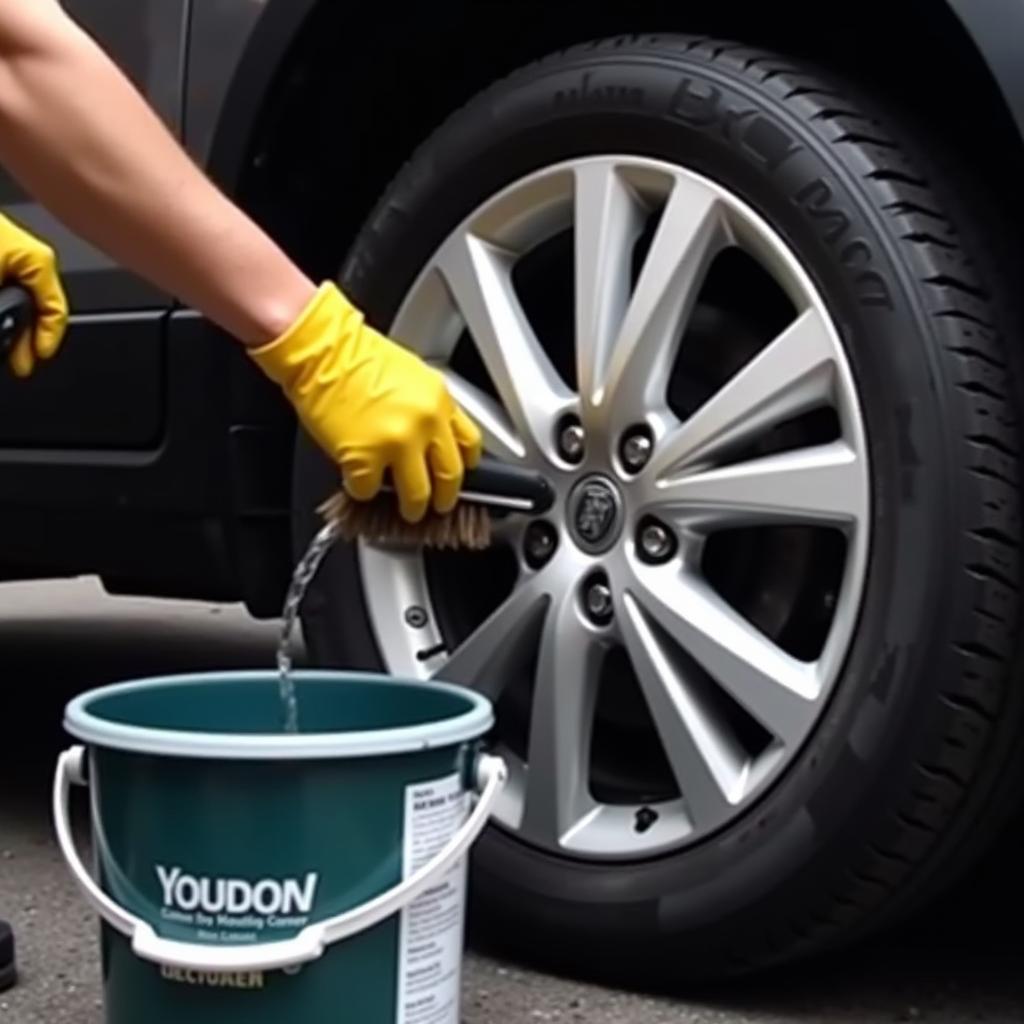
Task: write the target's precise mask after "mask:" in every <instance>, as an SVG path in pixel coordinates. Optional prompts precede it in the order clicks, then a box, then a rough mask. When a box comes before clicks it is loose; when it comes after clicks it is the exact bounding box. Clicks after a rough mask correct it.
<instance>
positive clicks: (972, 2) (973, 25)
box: [946, 0, 1024, 137]
mask: <svg viewBox="0 0 1024 1024" xmlns="http://www.w3.org/2000/svg"><path fill="white" fill-rule="evenodd" d="M946 3H948V4H949V6H950V7H951V8H952V9H953V11H954V13H955V14H956V16H957V17H958V18H959V19H960V22H961V24H962V25H963V26H964V28H965V29H966V30H967V32H968V34H969V35H970V37H971V39H972V41H973V42H974V45H975V46H976V47H977V48H978V51H979V52H980V53H981V55H982V56H983V57H984V59H985V63H986V65H987V66H988V70H989V73H990V74H991V75H992V77H993V78H994V79H995V82H996V84H997V85H998V87H999V91H1000V92H1001V93H1002V94H1003V98H1004V100H1005V101H1006V105H1007V107H1008V108H1009V111H1010V113H1011V115H1012V116H1013V119H1014V121H1015V122H1016V124H1017V128H1018V129H1019V131H1020V133H1021V136H1022V137H1024V55H1022V50H1021V48H1022V44H1024V0H946ZM980 116H982V117H984V116H985V115H984V113H982V114H981V115H980Z"/></svg>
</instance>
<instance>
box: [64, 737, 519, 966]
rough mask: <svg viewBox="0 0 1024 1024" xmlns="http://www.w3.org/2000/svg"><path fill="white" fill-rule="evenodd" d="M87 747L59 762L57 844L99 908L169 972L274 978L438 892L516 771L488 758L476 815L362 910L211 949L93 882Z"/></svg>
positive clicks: (480, 769) (478, 780)
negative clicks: (173, 935)
mask: <svg viewBox="0 0 1024 1024" xmlns="http://www.w3.org/2000/svg"><path fill="white" fill-rule="evenodd" d="M85 757H86V751H85V748H84V747H81V746H75V747H71V748H69V749H68V750H65V751H64V752H63V753H62V754H61V755H60V757H59V759H58V761H57V771H56V774H55V776H54V783H53V817H54V827H55V831H56V834H57V842H58V844H59V846H60V849H61V853H62V854H63V855H64V859H65V860H66V861H67V864H68V867H69V868H70V869H71V874H72V877H73V879H74V881H75V882H76V884H77V885H78V888H79V890H80V891H81V893H82V895H83V896H84V897H85V899H86V901H87V902H88V903H89V904H91V906H92V908H93V909H94V910H95V911H96V912H97V913H98V914H99V915H100V916H101V917H102V918H103V919H104V920H105V921H106V922H107V924H109V925H110V926H111V927H112V928H115V929H116V930H117V931H119V932H120V933H121V934H122V935H125V936H127V937H128V938H129V939H130V940H131V943H132V951H133V952H134V953H135V955H136V956H138V957H140V958H142V959H144V960H150V961H152V962H153V963H157V964H163V965H166V966H168V967H182V968H186V969H189V970H196V971H210V972H222V971H273V970H278V969H280V968H285V967H295V966H298V965H299V964H303V963H308V962H309V961H311V960H316V959H318V958H319V957H320V956H322V955H323V953H324V950H325V949H326V948H327V947H328V946H330V945H331V944H333V943H335V942H341V941H342V940H343V939H348V938H351V937H352V936H353V935H356V934H358V933H359V932H363V931H366V930H367V929H368V928H372V927H373V926H374V925H376V924H379V923H380V922H381V921H384V920H386V919H387V918H389V917H391V916H392V915H393V914H396V913H398V911H400V910H404V909H405V908H406V907H407V906H408V905H409V904H410V903H412V902H413V901H414V900H415V899H416V898H417V897H419V896H420V895H422V893H424V892H425V891H426V890H427V889H430V888H431V887H432V886H434V885H436V884H437V883H438V882H439V881H440V880H441V878H442V877H443V876H444V875H446V874H447V873H448V872H449V871H450V870H451V868H453V867H454V866H455V865H456V864H457V863H458V862H459V861H460V860H462V858H463V857H464V856H466V854H468V852H469V849H470V847H471V846H472V845H473V843H474V842H475V841H476V839H477V837H478V836H479V835H480V833H481V832H483V830H484V828H485V827H486V825H487V822H488V821H489V819H490V817H491V812H492V811H493V810H494V805H495V803H496V802H497V800H498V797H499V796H500V795H501V791H502V789H504V787H505V783H506V782H507V780H508V768H507V766H506V764H505V762H504V761H503V760H502V759H501V758H499V757H493V756H490V755H486V754H485V755H481V756H480V757H478V758H477V762H476V765H475V788H476V792H477V793H479V794H480V796H479V799H478V801H477V804H476V807H475V808H474V809H473V813H472V814H471V815H470V816H469V818H468V819H467V820H466V822H465V824H463V826H462V827H461V828H460V829H459V830H458V832H456V833H455V835H453V836H452V838H451V839H450V840H449V841H448V843H447V845H446V846H445V847H444V849H443V850H441V851H440V853H438V854H437V856H436V857H434V859H433V860H431V861H430V862H429V863H428V864H426V865H424V867H423V868H421V869H420V870H419V871H417V872H416V873H415V874H413V875H411V876H410V877H409V878H407V879H405V880H404V881H402V882H400V883H399V884H398V885H396V886H394V887H393V888H392V889H389V890H388V891H387V892H384V893H381V895H379V896H376V897H374V899H372V900H370V901H369V902H368V903H364V904H363V905H362V906H360V907H354V908H352V909H351V910H346V911H345V912H344V913H343V914H339V915H338V916H337V917H332V918H328V919H327V920H325V921H317V922H316V923H315V924H311V925H308V926H307V927H306V928H303V930H302V931H301V932H299V934H298V935H296V936H295V937H294V938H291V939H286V940H283V941H281V942H268V943H263V944H252V945H240V946H210V945H202V944H199V943H191V942H178V941H174V940H171V939H163V938H161V937H160V936H159V935H157V934H156V932H155V931H154V930H153V928H152V927H151V926H150V925H149V924H148V923H147V922H146V921H143V920H142V919H141V918H139V917H136V915H134V914H132V913H131V912H130V911H128V910H126V909H125V908H124V907H122V906H121V905H120V904H118V903H116V902H115V901H114V900H112V899H111V898H110V897H109V896H108V895H107V894H106V893H105V892H104V891H103V890H102V889H101V888H100V887H99V885H97V883H96V882H95V881H94V880H93V878H92V876H91V875H90V873H89V871H88V869H87V868H86V866H85V864H83V863H82V858H81V856H80V855H79V853H78V849H77V847H76V846H75V842H74V838H73V837H72V834H71V822H70V796H71V786H72V785H80V786H84V785H88V782H87V779H86V775H85V770H84V769H85Z"/></svg>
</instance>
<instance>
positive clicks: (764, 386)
mask: <svg viewBox="0 0 1024 1024" xmlns="http://www.w3.org/2000/svg"><path fill="white" fill-rule="evenodd" d="M834 372H835V347H834V344H833V341H832V338H831V337H830V333H829V327H828V325H827V324H826V323H825V320H824V319H823V317H822V315H821V313H819V312H818V310H816V309H808V310H807V311H806V312H804V313H803V314H801V316H800V317H799V318H798V319H797V320H796V321H795V322H794V323H793V324H792V326H790V327H789V328H788V329H787V330H786V331H784V332H783V333H782V334H780V335H779V337H778V338H776V339H775V340H774V341H773V342H772V343H771V344H770V345H768V346H767V347H766V348H765V349H764V350H763V351H762V352H760V353H759V354H758V355H757V357H756V358H754V359H752V360H751V361H750V363H749V364H748V365H747V366H745V367H744V368H743V369H742V370H740V371H739V373H737V374H736V375H735V376H734V377H733V378H732V379H731V380H730V381H729V382H728V383H727V384H725V386H724V387H722V388H721V390H720V391H718V392H717V393H716V394H714V395H713V396H712V397H711V398H709V399H708V401H707V402H705V403H704V405H702V406H701V407H700V408H699V409H698V410H697V411H696V412H695V413H694V414H693V415H692V416H691V417H690V418H689V419H688V420H687V421H686V422H685V423H683V424H682V426H680V427H679V428H678V429H677V430H675V431H674V432H673V433H672V434H670V435H669V436H668V437H666V438H665V439H664V440H662V441H661V442H660V443H659V445H658V447H657V449H656V451H655V453H654V456H653V457H652V459H651V462H650V465H649V472H650V473H651V474H652V475H653V476H655V477H657V478H665V477H669V476H672V475H673V474H677V473H679V472H681V471H684V470H685V469H686V468H687V467H688V466H692V465H695V464H697V463H700V462H716V461H719V460H720V459H721V458H722V457H723V456H724V455H725V454H726V453H727V452H728V451H729V450H730V449H734V448H737V447H739V446H741V445H744V444H747V443H750V442H751V441H753V440H755V439H756V438H757V437H758V436H759V435H761V434H763V433H764V432H766V431H768V430H770V429H771V428H772V427H775V426H777V425H778V424H779V423H782V422H783V421H785V420H787V419H791V418H793V417H796V416H799V415H801V414H802V413H805V412H809V411H810V410H812V409H815V408H817V407H820V406H823V405H825V404H826V403H827V402H828V401H829V400H830V398H831V395H832V389H833V376H834Z"/></svg>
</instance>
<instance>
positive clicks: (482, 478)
mask: <svg viewBox="0 0 1024 1024" xmlns="http://www.w3.org/2000/svg"><path fill="white" fill-rule="evenodd" d="M382 490H384V491H387V492H389V493H392V494H393V493H394V490H395V487H394V483H393V482H392V480H391V478H390V476H388V477H387V478H386V479H385V481H384V485H383V487H382ZM459 500H460V501H465V502H469V503H471V504H475V505H486V506H487V507H488V508H493V509H505V510H507V511H509V512H521V513H523V514H524V515H532V516H539V515H543V514H544V513H545V512H547V510H548V509H549V508H551V506H552V505H553V504H554V503H555V491H554V488H553V487H552V486H551V484H550V483H548V481H547V479H546V478H545V477H544V475H543V474H541V473H537V472H536V471H534V470H532V469H523V468H522V467H521V466H511V465H509V464H508V463H507V462H502V461H501V460H500V459H495V458H494V457H492V456H490V455H484V456H483V457H482V458H481V460H480V462H479V464H478V465H477V466H476V467H474V468H473V469H467V470H466V472H465V475H464V477H463V481H462V490H461V491H460V492H459Z"/></svg>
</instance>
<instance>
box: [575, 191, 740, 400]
mask: <svg viewBox="0 0 1024 1024" xmlns="http://www.w3.org/2000/svg"><path fill="white" fill-rule="evenodd" d="M728 238H729V232H728V227H727V222H726V219H725V214H724V210H723V208H722V207H721V205H720V203H719V200H718V198H717V197H716V195H715V194H714V193H713V192H712V191H711V190H709V189H707V188H705V187H703V186H700V185H697V184H694V183H692V182H690V181H688V180H686V179H680V180H679V181H678V182H677V183H676V185H675V187H674V188H673V190H672V194H671V196H670V197H669V200H668V204H667V206H666V207H665V210H664V213H663V214H662V217H661V221H660V223H659V225H658V229H657V231H656V232H655V236H654V240H653V241H652V243H651V247H650V251H649V252H648V254H647V258H646V260H645V261H644V265H643V269H642V270H641V272H640V277H639V279H638V281H637V284H636V288H635V290H634V292H633V296H632V298H631V299H630V302H629V308H628V309H627V311H626V314H625V318H624V320H623V322H622V326H621V329H620V331H619V333H618V336H617V338H616V341H615V344H614V349H613V351H612V352H611V353H610V356H609V359H608V370H607V374H606V376H605V378H604V380H603V381H598V382H596V383H597V390H596V394H595V400H596V402H597V404H599V405H603V406H605V407H606V408H607V409H608V410H609V411H610V413H611V414H612V415H613V418H614V417H615V414H616V413H618V414H619V415H621V416H622V417H636V416H638V415H641V414H643V413H646V412H648V411H649V410H651V409H658V408H661V407H663V406H664V405H665V401H666V397H665V388H666V381H667V379H668V373H669V370H670V369H671V367H672V364H673V362H674V361H675V356H676V352H677V351H678V349H679V341H680V339H681V336H682V331H683V328H684V326H685V324H686V322H687V320H688V318H689V314H690V311H691V309H692V308H693V305H694V303H695V301H696V299H697V294H698V292H699V290H700V286H701V283H702V282H703V280H704V275H705V273H706V271H707V269H708V267H709V266H710V264H711V262H712V260H713V259H714V257H715V256H716V255H717V253H718V252H719V251H720V250H721V249H722V248H723V246H724V245H725V244H726V243H727V241H728Z"/></svg>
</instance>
